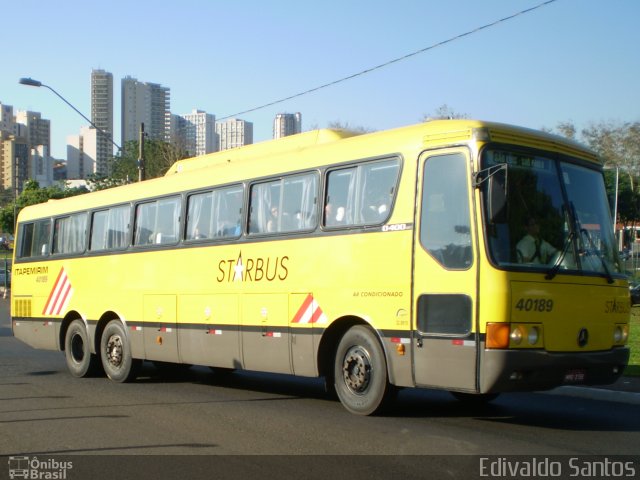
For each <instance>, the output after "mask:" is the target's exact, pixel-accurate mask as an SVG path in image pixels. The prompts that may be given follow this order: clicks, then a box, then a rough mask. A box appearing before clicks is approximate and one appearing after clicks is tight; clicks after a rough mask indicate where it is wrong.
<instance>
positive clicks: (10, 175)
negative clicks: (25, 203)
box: [0, 130, 29, 195]
mask: <svg viewBox="0 0 640 480" xmlns="http://www.w3.org/2000/svg"><path fill="white" fill-rule="evenodd" d="M0 178H1V179H2V188H5V189H11V190H12V191H13V192H14V194H16V195H19V194H20V193H21V192H22V189H23V186H24V183H25V182H26V181H27V180H28V179H29V149H28V146H27V139H26V138H24V137H17V136H16V135H14V134H12V133H9V132H8V131H6V130H0Z"/></svg>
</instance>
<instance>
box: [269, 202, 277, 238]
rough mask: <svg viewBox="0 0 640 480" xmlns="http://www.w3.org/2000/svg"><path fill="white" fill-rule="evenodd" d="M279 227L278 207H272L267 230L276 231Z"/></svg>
mask: <svg viewBox="0 0 640 480" xmlns="http://www.w3.org/2000/svg"><path fill="white" fill-rule="evenodd" d="M277 228H278V207H271V212H270V217H269V220H268V221H267V232H275V231H277Z"/></svg>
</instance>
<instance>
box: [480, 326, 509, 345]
mask: <svg viewBox="0 0 640 480" xmlns="http://www.w3.org/2000/svg"><path fill="white" fill-rule="evenodd" d="M510 334H511V327H510V324H508V323H487V339H486V346H487V348H508V347H509V336H510Z"/></svg>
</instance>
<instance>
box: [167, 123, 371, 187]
mask: <svg viewBox="0 0 640 480" xmlns="http://www.w3.org/2000/svg"><path fill="white" fill-rule="evenodd" d="M355 135H359V134H358V133H356V132H351V131H348V130H337V129H322V130H312V131H310V132H304V133H299V134H297V135H290V136H288V137H284V138H280V139H277V140H268V141H265V142H259V143H254V144H251V145H245V146H243V147H238V148H231V149H229V150H222V151H220V152H214V153H208V154H206V155H200V156H198V157H193V158H186V159H184V160H178V161H177V162H175V163H174V164H173V165H172V166H171V168H169V170H168V171H167V173H166V174H165V176H168V175H174V174H176V173H182V172H187V171H190V170H196V169H199V168H207V167H211V166H213V165H218V164H220V163H228V162H232V161H234V162H235V161H238V160H243V159H246V158H253V157H256V156H260V157H261V158H263V157H265V156H271V155H278V154H283V153H288V152H295V151H299V150H302V149H305V148H309V147H313V146H315V145H322V144H325V143H330V142H336V141H338V140H342V139H344V138H349V137H353V136H355Z"/></svg>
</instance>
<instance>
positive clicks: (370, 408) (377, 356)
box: [333, 325, 393, 415]
mask: <svg viewBox="0 0 640 480" xmlns="http://www.w3.org/2000/svg"><path fill="white" fill-rule="evenodd" d="M333 378H334V385H335V392H336V394H337V395H338V398H339V399H340V402H341V403H342V405H343V406H344V407H345V408H346V409H347V410H348V411H350V412H351V413H355V414H357V415H372V414H374V413H379V412H381V411H382V410H383V409H384V408H385V407H386V406H387V405H388V403H389V401H390V399H391V397H392V391H393V389H392V387H391V385H389V382H388V376H387V362H386V359H385V355H384V351H383V349H382V346H381V345H380V342H379V341H378V338H377V337H376V335H375V333H374V332H373V330H372V329H371V328H369V327H368V326H364V325H356V326H354V327H351V328H350V329H349V330H347V331H346V333H345V334H344V335H343V336H342V338H341V339H340V343H339V344H338V348H337V349H336V356H335V363H334V376H333Z"/></svg>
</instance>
